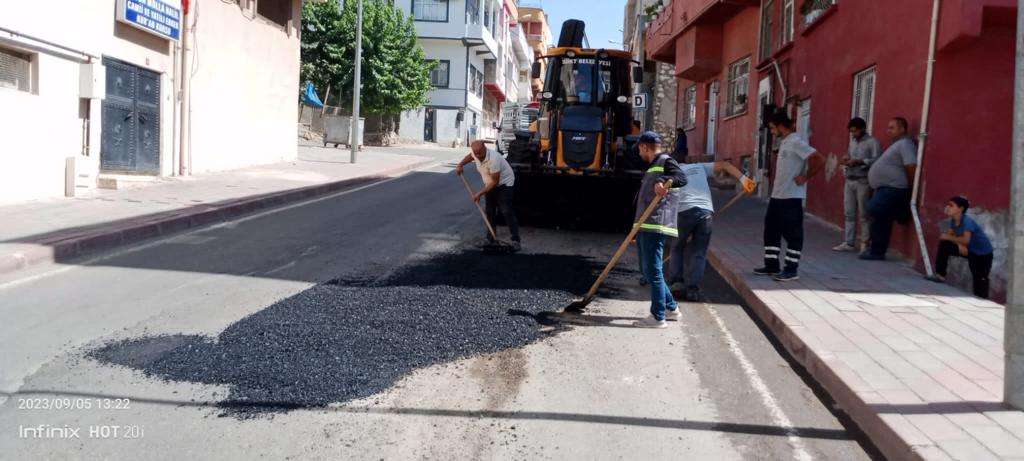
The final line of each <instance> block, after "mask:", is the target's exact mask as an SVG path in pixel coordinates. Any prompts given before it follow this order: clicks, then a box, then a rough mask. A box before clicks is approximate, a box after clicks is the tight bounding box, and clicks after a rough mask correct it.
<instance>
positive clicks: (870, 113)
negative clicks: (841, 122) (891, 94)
mask: <svg viewBox="0 0 1024 461" xmlns="http://www.w3.org/2000/svg"><path fill="white" fill-rule="evenodd" d="M876 77H877V69H876V68H874V67H872V68H870V69H867V70H865V71H862V72H860V73H859V74H857V75H855V76H854V77H853V114H852V117H860V118H862V119H864V121H865V122H866V123H867V125H868V131H871V121H872V119H873V118H874V116H875V79H876Z"/></svg>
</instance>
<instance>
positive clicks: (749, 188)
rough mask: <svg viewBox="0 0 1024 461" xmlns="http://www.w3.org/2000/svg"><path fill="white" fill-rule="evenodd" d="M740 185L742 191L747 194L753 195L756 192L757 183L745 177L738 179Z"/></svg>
mask: <svg viewBox="0 0 1024 461" xmlns="http://www.w3.org/2000/svg"><path fill="white" fill-rule="evenodd" d="M740 185H742V186H743V191H744V192H746V193H748V194H753V193H754V191H755V190H757V181H754V180H753V179H750V178H748V177H747V176H746V175H744V176H743V177H742V178H740Z"/></svg>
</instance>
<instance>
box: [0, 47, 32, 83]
mask: <svg viewBox="0 0 1024 461" xmlns="http://www.w3.org/2000/svg"><path fill="white" fill-rule="evenodd" d="M0 88H9V89H12V90H18V91H24V92H26V93H31V92H32V57H31V56H29V55H27V54H23V53H19V52H17V51H14V50H10V49H5V48H0Z"/></svg>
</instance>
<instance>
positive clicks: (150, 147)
mask: <svg viewBox="0 0 1024 461" xmlns="http://www.w3.org/2000/svg"><path fill="white" fill-rule="evenodd" d="M103 65H104V66H105V67H106V68H107V82H106V84H107V97H106V99H104V100H103V113H102V117H103V129H102V141H101V144H100V168H101V169H103V170H104V171H120V172H129V173H159V172H160V74H157V73H156V72H151V71H148V70H146V69H143V68H140V67H137V66H133V65H131V64H128V63H125V62H122V61H118V60H116V59H111V58H103Z"/></svg>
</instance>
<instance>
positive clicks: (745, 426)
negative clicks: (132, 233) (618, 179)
mask: <svg viewBox="0 0 1024 461" xmlns="http://www.w3.org/2000/svg"><path fill="white" fill-rule="evenodd" d="M470 174H471V176H470V177H471V178H473V179H474V180H475V181H476V180H477V176H476V174H475V173H470ZM501 230H502V231H504V229H501ZM482 235H483V226H482V224H481V223H480V222H479V216H478V214H477V212H476V210H474V208H473V206H472V204H471V203H470V202H469V200H468V198H467V197H466V193H465V190H464V189H463V186H462V184H461V182H460V181H458V180H457V179H456V178H455V177H454V176H453V175H452V174H451V167H450V166H438V167H434V168H430V169H426V170H421V171H417V172H414V173H411V174H408V175H406V176H403V177H401V178H398V179H393V180H386V181H382V182H380V183H377V184H375V185H372V186H362V187H359V188H356V189H352V190H348V191H344V192H341V193H336V194H334V195H331V196H326V197H322V198H320V199H316V200H311V201H308V202H305V203H299V204H293V205H289V206H285V207H282V208H278V209H273V210H269V211H264V212H260V213H258V214H254V215H249V216H246V217H244V218H241V219H236V220H233V221H230V222H226V223H221V224H217V225H213V226H210V227H206V228H202V229H199V230H195V231H191V232H188V233H183V234H180V235H174V236H170V237H166V238H161V239H159V240H154V241H149V242H145V243H143V244H140V245H136V246H134V247H130V248H126V249H119V250H116V251H111V252H107V253H104V254H101V255H93V256H90V257H87V258H85V259H80V260H76V261H71V262H68V263H66V264H63V265H59V266H47V267H39V268H37V269H36V270H33V271H31V272H30V273H28V274H21V275H20V276H19V277H18V278H8V279H7V280H6V281H4V282H0V316H2V318H4V319H5V321H4V322H2V323H0V349H2V350H3V351H4V352H5V353H4V354H3V355H2V356H0V390H2V391H3V392H4V394H3V395H4V396H3V397H0V401H3V403H2V404H0V446H2V447H4V448H3V452H2V453H3V455H2V456H0V457H3V458H5V459H90V460H91V459H111V460H120V459H168V460H179V459H238V460H248V459H325V460H327V459H719V460H732V459H799V460H810V459H836V460H839V459H842V460H859V459H871V457H872V455H869V454H868V453H869V452H873V448H871V447H870V446H866V445H865V444H864V443H863V442H862V440H861V437H860V436H859V434H858V433H856V432H851V430H850V429H849V428H848V427H846V426H844V424H843V423H842V422H841V421H840V420H839V419H838V417H837V415H835V414H833V413H832V412H830V407H831V404H830V403H828V402H823V401H822V398H823V397H822V396H821V395H819V394H818V393H816V391H815V390H814V389H812V388H811V387H809V386H808V384H807V382H805V379H804V378H803V377H802V375H801V373H800V372H799V371H797V370H794V368H793V365H792V364H790V363H789V362H787V359H786V358H785V357H783V356H781V355H780V352H779V350H778V349H777V348H776V346H775V345H774V344H773V343H772V342H770V341H769V339H767V338H766V336H765V334H764V332H762V330H760V329H759V326H758V324H756V323H755V322H754V321H753V320H752V319H751V316H750V313H749V312H748V311H747V310H746V309H745V308H744V307H743V306H742V305H741V304H742V303H741V301H740V299H739V298H738V296H737V295H736V294H734V293H733V292H732V291H731V290H730V288H728V286H727V285H726V284H725V282H724V281H723V280H721V279H720V278H718V277H717V276H715V275H714V274H710V275H709V280H708V281H707V288H708V293H709V296H710V302H709V303H701V304H684V305H683V307H682V309H683V310H684V319H683V321H681V322H678V323H675V322H673V324H672V325H671V327H670V328H669V329H668V330H639V329H634V328H630V327H628V325H629V323H630V322H631V321H632V320H634V319H638V318H640V317H642V316H644V315H646V311H647V306H648V303H647V302H646V299H647V297H648V293H647V291H646V290H645V289H644V288H641V287H639V286H638V285H637V284H636V277H637V273H636V271H635V270H634V268H635V267H636V260H635V258H634V254H635V252H633V251H630V252H629V253H628V255H627V258H625V259H624V261H623V262H622V263H621V264H620V266H619V269H618V270H617V271H616V272H614V273H613V276H612V277H611V279H610V281H609V286H608V287H607V288H606V289H603V290H602V292H601V294H600V297H599V300H598V301H597V302H595V303H594V304H592V308H591V309H590V310H589V311H588V312H587V313H586V315H583V316H564V315H559V314H557V313H555V312H556V311H559V310H560V309H561V308H562V307H564V305H565V303H566V302H567V300H569V299H571V298H572V295H573V294H574V293H575V294H577V295H578V294H580V293H581V292H582V291H584V290H585V289H586V284H587V282H588V281H589V280H590V277H593V276H596V273H597V272H598V271H599V270H600V267H601V265H602V264H603V262H604V261H606V260H607V258H608V257H609V256H610V254H611V252H612V251H613V250H614V249H615V248H616V246H617V243H618V240H619V239H620V238H621V237H622V236H620V235H614V234H591V233H579V232H569V231H557V230H539V229H526V230H525V232H524V247H525V248H524V253H523V254H520V255H517V256H513V257H498V258H494V259H492V260H488V259H487V258H490V257H488V256H479V255H477V251H478V250H476V249H475V247H474V246H473V243H474V242H476V241H477V240H479V239H480V237H482ZM502 258H519V262H517V263H503V262H502V261H507V259H502ZM490 261H495V262H490ZM508 271H517V272H518V273H519V274H521V278H519V276H516V274H511V275H508V274H507V272H508ZM588 271H589V273H587V272H588ZM581 272H582V275H581ZM496 274H497V275H496ZM498 275H500V276H498ZM506 275H508V276H506ZM523 280H525V281H528V282H522V281H523ZM524 285H531V286H524ZM344 300H351V301H344ZM353 313H358V314H359V315H353V316H347V317H346V316H345V314H353ZM503 325H507V329H506V328H498V327H501V326H503ZM339 331H340V332H344V334H339ZM410 337H416V338H422V339H423V341H422V342H420V341H416V342H413V341H409V340H408V338H410ZM97 351H105V352H106V354H104V353H100V352H97ZM376 358H379V359H377V360H375V359H376ZM263 360H265V361H266V364H265V366H264V367H262V368H263V369H260V368H261V367H260V364H261V362H260V361H263ZM242 369H245V370H252V373H245V374H240V373H234V372H233V371H237V370H242ZM339 370H341V371H344V373H340V372H339ZM239 375H244V376H242V377H240V376H239ZM189 377H193V378H191V379H190V378H189ZM288 396H292V397H295V399H296V400H293V401H282V398H285V397H288ZM68 405H71V406H77V407H76V408H73V409H66V408H59V409H58V408H55V407H66V406H68ZM86 405H89V406H90V407H89V408H83V407H84V406H86ZM30 407H34V408H30ZM39 407H43V408H39ZM40 426H42V428H43V429H42V430H41V431H40V432H42V436H40V437H35V435H37V434H38V432H31V430H30V432H26V428H35V429H38V428H40ZM112 426H119V429H117V431H118V432H117V433H114V432H113V431H114V429H112ZM75 428H80V431H81V432H80V438H72V437H65V436H67V433H68V432H69V429H75ZM54 429H60V430H56V431H55V430H54Z"/></svg>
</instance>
